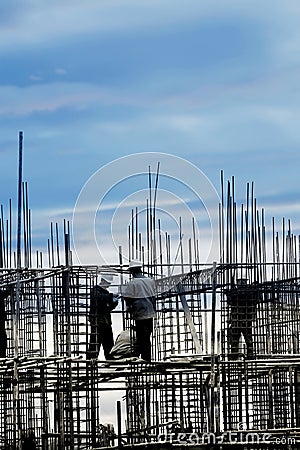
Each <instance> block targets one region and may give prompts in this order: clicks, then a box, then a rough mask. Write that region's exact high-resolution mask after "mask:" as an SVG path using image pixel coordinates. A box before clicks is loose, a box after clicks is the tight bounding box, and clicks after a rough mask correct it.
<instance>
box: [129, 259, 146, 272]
mask: <svg viewBox="0 0 300 450" xmlns="http://www.w3.org/2000/svg"><path fill="white" fill-rule="evenodd" d="M138 267H143V264H142V262H141V261H139V260H138V259H132V260H131V261H130V262H129V270H130V269H134V268H138Z"/></svg>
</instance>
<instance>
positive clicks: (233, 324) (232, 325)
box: [226, 278, 260, 359]
mask: <svg viewBox="0 0 300 450" xmlns="http://www.w3.org/2000/svg"><path fill="white" fill-rule="evenodd" d="M226 296H227V302H228V305H229V306H230V316H229V328H228V343H229V349H230V353H231V355H230V358H231V359H236V358H238V353H239V340H240V337H241V335H243V336H244V339H245V343H246V346H247V357H248V358H252V357H253V356H254V345H253V332H252V324H253V321H254V320H255V318H256V306H257V304H258V302H259V300H260V296H259V291H258V289H257V287H255V286H253V285H248V284H247V279H245V278H241V279H238V280H237V285H236V286H233V287H232V288H231V289H230V290H228V291H227V292H226Z"/></svg>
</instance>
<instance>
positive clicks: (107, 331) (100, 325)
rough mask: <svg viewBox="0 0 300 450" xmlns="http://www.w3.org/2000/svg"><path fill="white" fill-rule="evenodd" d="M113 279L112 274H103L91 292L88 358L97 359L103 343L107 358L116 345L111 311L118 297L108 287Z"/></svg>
mask: <svg viewBox="0 0 300 450" xmlns="http://www.w3.org/2000/svg"><path fill="white" fill-rule="evenodd" d="M112 280H113V276H112V275H107V274H103V275H102V276H101V280H100V284H99V285H96V286H94V287H93V288H92V290H91V294H90V301H91V303H90V311H89V322H90V324H91V332H90V342H89V348H88V352H87V358H88V359H97V358H98V355H99V351H100V347H101V345H102V347H103V350H104V356H105V359H109V353H110V351H111V349H112V347H113V345H114V338H113V331H112V323H111V311H112V310H113V309H115V308H116V306H117V304H118V299H117V296H116V295H115V294H112V293H111V292H109V291H108V290H107V289H108V287H109V286H110V284H111V282H112Z"/></svg>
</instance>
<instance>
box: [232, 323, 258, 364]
mask: <svg viewBox="0 0 300 450" xmlns="http://www.w3.org/2000/svg"><path fill="white" fill-rule="evenodd" d="M241 334H243V336H244V339H245V342H246V346H247V356H248V358H251V357H252V356H253V354H254V348H253V335H252V321H250V320H243V321H239V322H238V323H235V324H233V326H231V328H229V330H228V342H229V344H230V352H231V354H232V355H231V357H232V358H237V357H238V352H239V340H240V337H241Z"/></svg>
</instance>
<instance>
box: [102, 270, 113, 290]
mask: <svg viewBox="0 0 300 450" xmlns="http://www.w3.org/2000/svg"><path fill="white" fill-rule="evenodd" d="M112 281H113V276H112V275H110V274H107V273H103V274H102V275H101V280H100V286H102V287H104V288H106V287H108V286H110V285H111V283H112Z"/></svg>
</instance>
